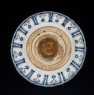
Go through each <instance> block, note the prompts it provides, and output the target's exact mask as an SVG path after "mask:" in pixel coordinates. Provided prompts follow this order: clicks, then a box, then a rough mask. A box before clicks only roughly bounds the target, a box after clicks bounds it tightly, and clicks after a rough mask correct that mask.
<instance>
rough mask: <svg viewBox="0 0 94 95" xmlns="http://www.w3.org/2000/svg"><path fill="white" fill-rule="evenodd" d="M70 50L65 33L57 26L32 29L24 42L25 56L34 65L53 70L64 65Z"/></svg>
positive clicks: (69, 43)
mask: <svg viewBox="0 0 94 95" xmlns="http://www.w3.org/2000/svg"><path fill="white" fill-rule="evenodd" d="M71 52H72V46H71V42H70V39H69V37H68V36H67V34H66V33H65V32H64V31H62V30H61V29H59V28H56V27H52V26H45V27H42V28H39V29H37V30H36V31H34V32H33V33H32V34H31V35H30V37H29V38H28V41H27V44H26V53H27V56H28V58H29V60H30V62H31V64H33V65H34V66H35V67H37V68H39V69H41V70H45V71H53V70H57V69H59V68H61V67H62V66H64V65H66V64H67V62H68V60H69V58H70V56H71Z"/></svg>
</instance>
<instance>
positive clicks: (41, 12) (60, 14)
mask: <svg viewBox="0 0 94 95" xmlns="http://www.w3.org/2000/svg"><path fill="white" fill-rule="evenodd" d="M40 13H56V14H60V15H62V16H64V17H66V18H68V19H69V20H70V21H71V22H72V23H73V24H74V25H76V27H77V28H78V29H80V27H79V26H78V25H77V24H76V23H75V22H74V21H73V20H71V19H70V18H69V17H68V16H66V15H64V14H61V13H58V12H53V11H43V12H39V13H36V14H33V15H31V16H29V17H28V18H26V19H25V20H23V21H22V23H21V24H20V25H19V26H18V27H17V29H16V31H15V32H14V34H13V37H12V42H11V50H10V51H11V58H12V61H13V63H15V61H14V58H13V54H12V43H13V39H14V36H15V34H16V33H17V30H18V29H19V28H20V26H21V25H22V24H23V23H25V22H26V21H27V20H28V19H29V18H31V17H32V16H36V15H38V14H40ZM80 33H81V35H82V36H83V40H84V48H85V49H84V56H83V60H82V63H81V65H80V67H79V69H78V70H77V71H76V73H75V74H74V75H73V76H72V77H70V78H69V79H67V80H66V81H64V83H66V82H68V81H69V80H71V79H72V78H74V76H75V75H76V74H77V73H78V72H79V70H80V69H81V68H82V66H83V63H84V61H85V57H86V50H87V48H86V41H85V37H84V34H83V32H82V30H81V29H80ZM14 66H15V68H16V70H17V72H18V73H19V74H20V75H21V76H23V78H24V79H26V80H27V81H29V82H30V83H33V84H35V85H38V86H43V87H53V86H58V85H62V84H64V83H60V84H56V85H50V86H49V85H40V84H36V83H34V82H32V81H30V80H28V79H27V78H26V77H25V76H24V75H23V74H22V73H20V71H19V70H18V68H17V67H16V65H15V64H14Z"/></svg>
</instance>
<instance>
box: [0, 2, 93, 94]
mask: <svg viewBox="0 0 94 95" xmlns="http://www.w3.org/2000/svg"><path fill="white" fill-rule="evenodd" d="M0 4H1V5H2V6H1V8H0V10H1V11H0V18H1V19H0V24H1V27H0V28H1V30H0V33H1V34H0V39H1V40H0V42H1V43H0V48H1V49H0V51H1V53H0V54H1V57H0V73H1V74H0V95H6V94H8V95H83V94H85V95H94V92H93V87H92V86H93V85H94V82H93V81H94V69H93V68H94V61H93V52H94V50H93V32H94V31H93V28H94V24H93V17H94V16H93V13H94V9H93V6H92V2H90V1H88V2H87V1H85V2H81V1H79V0H78V1H76V0H75V1H70V2H69V1H68V0H67V2H65V1H64V0H61V1H60V0H56V1H55V0H43V1H38V0H37V1H35V0H31V1H27V0H26V1H22V2H17V1H16V2H14V1H11V2H8V3H7V2H6V4H5V3H0ZM41 11H55V12H60V13H63V14H65V15H67V16H69V17H70V18H71V19H73V20H74V21H75V22H76V23H77V24H78V25H79V26H80V28H81V29H82V30H83V33H84V36H85V39H86V44H87V55H86V59H85V62H84V65H83V68H82V69H81V70H80V72H79V73H78V74H77V75H76V76H75V77H74V78H73V79H72V80H70V81H69V82H68V83H66V84H64V85H61V86H57V87H53V88H44V87H38V86H35V85H33V84H30V83H29V82H27V81H26V80H24V79H23V78H22V77H21V76H20V75H19V74H18V73H17V71H16V70H15V68H14V65H13V63H12V60H11V56H10V44H11V40H12V36H13V33H14V31H15V30H16V28H17V27H18V25H19V24H20V23H21V22H22V21H23V20H24V19H26V18H27V17H28V16H30V15H32V14H35V13H37V12H41Z"/></svg>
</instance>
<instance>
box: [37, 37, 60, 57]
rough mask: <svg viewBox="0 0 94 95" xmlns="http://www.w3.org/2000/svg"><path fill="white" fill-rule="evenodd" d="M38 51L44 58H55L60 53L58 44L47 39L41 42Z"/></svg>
mask: <svg viewBox="0 0 94 95" xmlns="http://www.w3.org/2000/svg"><path fill="white" fill-rule="evenodd" d="M38 51H39V54H40V55H42V57H44V58H48V59H49V58H53V57H55V56H56V54H57V52H58V43H57V41H55V40H54V39H52V38H45V39H43V40H41V41H40V42H39V45H38Z"/></svg>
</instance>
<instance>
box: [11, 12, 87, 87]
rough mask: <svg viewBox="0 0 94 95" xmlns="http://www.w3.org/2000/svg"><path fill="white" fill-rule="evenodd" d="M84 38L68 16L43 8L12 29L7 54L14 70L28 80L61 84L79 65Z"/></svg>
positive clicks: (45, 83) (49, 84) (39, 83)
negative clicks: (9, 51)
mask: <svg viewBox="0 0 94 95" xmlns="http://www.w3.org/2000/svg"><path fill="white" fill-rule="evenodd" d="M85 55H86V43H85V38H84V35H83V33H82V30H81V29H80V27H79V26H78V25H77V24H76V23H75V22H74V21H73V20H71V19H70V18H69V17H68V16H65V15H63V14H61V13H57V12H52V11H46V12H40V13H37V14H34V15H31V16H30V17H28V18H27V19H25V20H24V21H23V22H22V23H21V24H20V25H19V26H18V28H17V29H16V31H15V33H14V35H13V38H12V43H11V57H12V60H13V64H14V66H15V68H16V70H17V72H18V73H19V74H20V75H21V76H22V77H23V78H24V79H26V80H27V81H29V82H30V83H32V84H35V85H38V86H43V87H54V86H57V85H62V84H64V83H66V82H67V81H69V80H70V79H72V78H73V77H74V76H75V75H76V74H77V73H78V71H79V70H80V68H81V67H82V65H83V62H84V59H85Z"/></svg>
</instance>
